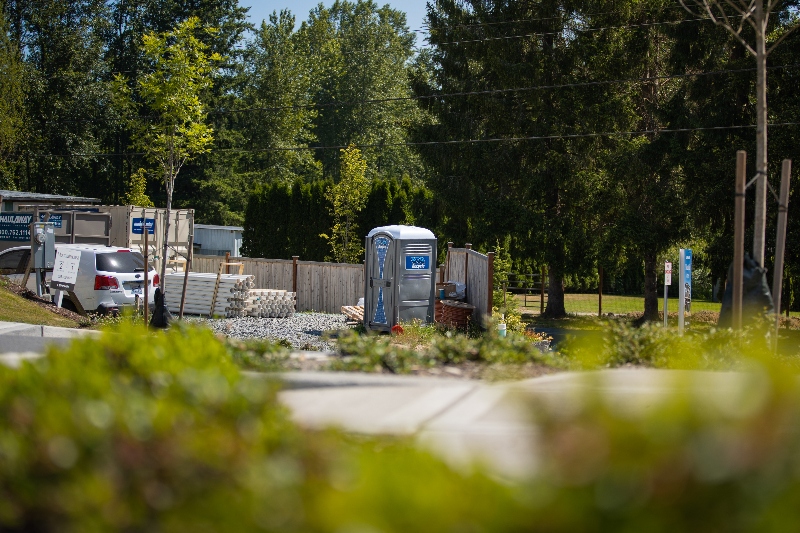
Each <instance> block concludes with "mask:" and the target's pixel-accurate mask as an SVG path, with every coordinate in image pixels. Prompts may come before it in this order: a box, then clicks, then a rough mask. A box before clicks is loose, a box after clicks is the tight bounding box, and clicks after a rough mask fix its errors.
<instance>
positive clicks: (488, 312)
mask: <svg viewBox="0 0 800 533" xmlns="http://www.w3.org/2000/svg"><path fill="white" fill-rule="evenodd" d="M486 257H488V258H489V275H488V278H489V280H488V283H487V285H488V286H489V299H488V300H487V304H486V316H489V317H491V316H492V299H493V298H492V296H494V252H489V253H488V254H486ZM503 297H505V293H503Z"/></svg>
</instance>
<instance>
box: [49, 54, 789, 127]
mask: <svg viewBox="0 0 800 533" xmlns="http://www.w3.org/2000/svg"><path fill="white" fill-rule="evenodd" d="M798 67H800V63H791V64H788V65H772V66H768V67H767V70H786V69H793V68H798ZM755 71H756V68H740V69H722V70H710V71H707V72H690V73H686V74H668V75H666V76H646V77H641V78H620V79H616V80H598V81H586V82H575V83H560V84H553V85H532V86H528V87H513V88H509V89H487V90H483V91H462V92H455V93H438V94H430V95H420V96H396V97H390V98H373V99H367V100H352V101H349V102H327V103H323V104H291V105H285V106H270V107H245V108H242V109H217V110H213V111H209V112H208V114H209V115H230V114H234V113H247V112H251V111H287V110H293V109H320V108H326V107H354V106H359V105H371V104H379V103H386V102H401V101H410V100H431V99H437V98H451V97H456V96H483V95H492V94H508V93H515V92H529V91H538V90H551V89H569V88H575V87H591V86H598V85H615V84H622V83H645V82H649V81H664V80H671V79H681V78H696V77H702V76H716V75H719V74H741V73H744V72H755ZM138 118H139V119H154V118H158V117H157V116H156V115H145V116H140V117H138ZM84 122H89V123H92V122H100V121H99V120H97V119H88V118H87V119H74V120H52V121H46V122H44V123H43V124H46V125H49V124H73V123H84Z"/></svg>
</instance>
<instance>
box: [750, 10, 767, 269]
mask: <svg viewBox="0 0 800 533" xmlns="http://www.w3.org/2000/svg"><path fill="white" fill-rule="evenodd" d="M755 8H756V13H755V23H756V26H757V29H756V175H757V177H758V179H757V181H756V213H755V232H754V235H753V259H755V261H756V262H757V263H758V264H759V266H761V267H762V268H763V267H764V236H765V232H766V225H767V44H766V35H765V33H766V29H767V28H766V25H765V24H764V2H763V0H756V2H755Z"/></svg>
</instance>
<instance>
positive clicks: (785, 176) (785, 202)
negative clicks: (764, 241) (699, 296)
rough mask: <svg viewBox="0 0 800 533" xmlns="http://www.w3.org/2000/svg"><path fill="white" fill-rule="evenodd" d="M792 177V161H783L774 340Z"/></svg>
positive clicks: (776, 335) (776, 334)
mask: <svg viewBox="0 0 800 533" xmlns="http://www.w3.org/2000/svg"><path fill="white" fill-rule="evenodd" d="M791 176H792V161H791V160H789V159H784V160H783V166H782V168H781V195H780V198H779V199H778V236H777V238H776V239H775V272H774V274H773V276H772V298H773V301H774V303H775V340H776V342H777V339H778V325H779V323H780V317H781V292H782V289H783V258H784V252H785V250H786V219H787V210H788V208H789V181H790V179H791Z"/></svg>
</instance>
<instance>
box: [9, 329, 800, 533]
mask: <svg viewBox="0 0 800 533" xmlns="http://www.w3.org/2000/svg"><path fill="white" fill-rule="evenodd" d="M459 342H461V341H459ZM656 342H661V341H656ZM448 346H449V348H447V350H455V347H454V345H448ZM440 350H442V351H445V349H444V348H440ZM746 352H747V350H746V349H742V354H743V355H747V353H746ZM447 353H450V352H447ZM453 353H455V352H453ZM756 355H763V354H761V353H760V352H759V353H758V354H756ZM448 357H451V356H448ZM452 357H455V356H452ZM747 366H748V368H749V369H750V372H748V373H741V374H729V373H702V374H699V373H671V374H669V375H673V376H676V378H675V382H674V393H664V394H662V395H660V396H656V395H653V396H652V397H647V399H646V401H641V402H635V401H629V400H626V398H630V397H633V396H626V395H624V394H618V395H616V396H614V397H608V396H605V395H601V394H599V393H597V392H595V391H597V390H599V389H598V388H596V387H592V386H588V387H583V388H581V387H579V388H576V389H575V391H573V392H574V394H569V395H566V396H543V397H541V398H540V399H539V400H535V401H533V402H532V403H531V404H530V405H531V413H532V416H533V415H535V420H536V422H537V423H538V424H539V428H540V431H538V435H539V440H538V442H537V446H536V449H537V450H539V457H538V464H539V465H540V466H539V469H538V472H537V474H536V475H535V476H532V477H530V478H529V479H527V480H524V481H521V482H514V483H507V484H506V483H498V482H496V481H493V480H491V479H489V478H487V477H485V476H483V475H481V474H479V473H469V472H466V471H464V472H456V471H453V470H451V469H450V468H448V467H447V466H445V465H444V464H443V463H442V462H441V461H439V460H437V459H434V458H432V457H431V456H430V455H428V454H426V453H423V452H420V451H417V450H415V449H414V448H413V447H412V446H411V445H410V444H409V443H408V442H407V441H405V440H398V439H371V438H370V439H367V438H360V437H348V436H344V435H341V434H338V433H335V432H310V431H304V430H301V429H299V428H297V427H296V426H294V425H293V424H292V423H291V422H290V421H289V420H288V417H287V413H286V411H285V410H284V409H283V408H282V407H281V406H280V405H279V404H278V403H277V401H276V388H275V386H274V385H272V384H271V383H269V382H267V381H265V380H263V379H259V378H253V377H243V376H242V374H241V373H240V372H239V369H238V367H237V366H236V363H235V362H234V354H233V352H232V351H231V350H230V349H229V348H228V347H226V345H225V344H223V343H221V342H219V341H217V340H216V339H215V338H214V337H213V335H212V334H211V333H210V332H207V331H204V330H200V329H187V330H181V329H176V330H174V331H172V332H169V333H160V332H159V333H147V332H144V331H142V330H134V329H130V328H127V329H126V328H123V329H120V330H117V331H114V332H108V333H106V334H105V335H104V336H103V337H102V338H101V339H99V340H83V341H80V342H77V343H76V344H74V345H72V346H71V347H70V348H69V349H67V350H63V351H59V350H53V351H51V352H50V353H49V354H48V356H47V357H46V358H45V359H42V360H38V361H33V362H29V363H24V364H23V365H22V367H21V368H19V369H8V368H4V367H0V409H2V412H3V417H2V418H1V419H0V530H3V531H59V532H60V531H75V532H87V531H88V532H91V531H132V532H138V531H175V532H186V531H193V532H194V531H237V532H238V531H311V532H313V531H331V532H344V531H365V532H366V531H396V532H412V531H413V532H417V531H420V532H425V531H429V532H437V533H438V532H473V531H475V532H479V531H487V532H488V531H491V532H495V531H497V532H502V531H547V532H574V531H581V532H583V531H588V532H594V531H596V532H617V531H632V532H633V531H635V532H639V531H647V532H662V531H663V532H667V531H669V532H674V531H698V532H699V531H703V532H705V531H795V530H797V524H798V523H800V516H799V515H800V505H798V504H800V433H798V428H800V394H799V393H798V390H799V388H798V379H797V375H796V374H795V373H794V372H793V371H791V370H790V369H788V367H786V366H785V365H783V364H780V363H776V362H775V360H774V359H771V358H770V359H759V358H758V357H755V358H753V359H752V360H751V362H750V363H749V364H748V365H747ZM589 376H591V375H589ZM698 376H700V377H703V376H705V377H708V376H713V377H714V379H722V380H728V379H730V380H732V381H731V386H729V387H721V388H719V390H712V389H708V388H707V387H705V386H704V383H706V381H703V380H702V379H700V378H698ZM683 378H685V380H686V383H685V386H682V385H681V380H682V379H683ZM725 383H727V381H725ZM590 385H591V384H590ZM576 391H577V392H576ZM580 391H585V392H580ZM720 391H721V392H720ZM638 397H639V398H641V396H638Z"/></svg>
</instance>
